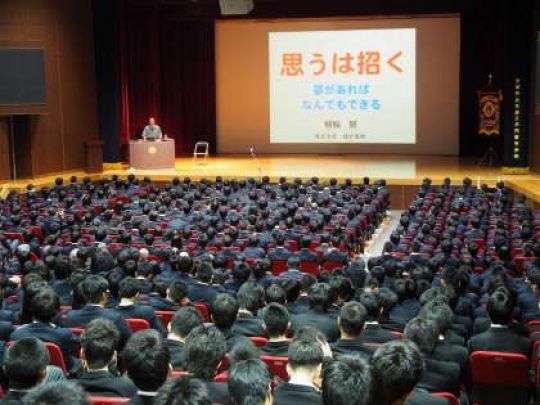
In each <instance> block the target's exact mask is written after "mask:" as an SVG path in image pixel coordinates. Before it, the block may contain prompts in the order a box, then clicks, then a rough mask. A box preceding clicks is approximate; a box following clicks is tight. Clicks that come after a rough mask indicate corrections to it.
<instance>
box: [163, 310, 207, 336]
mask: <svg viewBox="0 0 540 405" xmlns="http://www.w3.org/2000/svg"><path fill="white" fill-rule="evenodd" d="M203 322H204V320H203V318H202V316H201V313H200V312H199V311H198V310H197V308H195V307H183V308H180V309H179V310H178V311H176V313H175V314H174V316H173V317H172V319H171V323H170V328H171V332H172V333H173V334H175V335H176V336H178V337H181V338H184V339H185V338H186V336H187V335H189V332H191V330H192V329H193V328H196V327H197V326H200V325H202V324H203Z"/></svg>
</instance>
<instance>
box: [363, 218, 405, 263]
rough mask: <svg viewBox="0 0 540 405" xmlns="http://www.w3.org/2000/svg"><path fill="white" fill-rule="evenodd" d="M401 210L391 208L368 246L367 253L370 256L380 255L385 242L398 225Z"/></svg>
mask: <svg viewBox="0 0 540 405" xmlns="http://www.w3.org/2000/svg"><path fill="white" fill-rule="evenodd" d="M400 217H401V211H398V210H391V211H390V215H388V216H387V217H386V218H385V220H384V222H383V224H382V226H380V227H379V229H377V231H376V232H375V235H374V236H373V239H372V240H371V242H370V243H369V244H367V246H366V254H368V255H369V256H380V255H381V254H382V250H383V247H384V243H385V242H387V241H388V240H389V239H390V234H391V233H392V232H393V231H394V230H395V229H396V228H397V227H398V225H399V218H400Z"/></svg>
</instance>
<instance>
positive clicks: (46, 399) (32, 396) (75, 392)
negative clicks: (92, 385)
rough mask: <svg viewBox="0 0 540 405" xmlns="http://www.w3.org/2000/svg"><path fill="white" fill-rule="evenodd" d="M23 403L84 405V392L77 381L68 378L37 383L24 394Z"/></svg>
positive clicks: (86, 402)
mask: <svg viewBox="0 0 540 405" xmlns="http://www.w3.org/2000/svg"><path fill="white" fill-rule="evenodd" d="M22 403H23V405H86V404H88V400H87V398H86V392H85V391H84V389H83V388H82V387H81V386H80V385H79V384H77V383H75V382H73V381H68V380H59V381H52V382H47V383H44V384H40V385H38V386H37V387H36V388H34V389H32V390H31V391H29V392H28V394H27V395H25V397H24V399H23V402H22Z"/></svg>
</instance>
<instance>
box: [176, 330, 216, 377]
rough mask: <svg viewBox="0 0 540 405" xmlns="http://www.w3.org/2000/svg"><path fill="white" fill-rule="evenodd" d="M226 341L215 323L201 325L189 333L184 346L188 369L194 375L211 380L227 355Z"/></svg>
mask: <svg viewBox="0 0 540 405" xmlns="http://www.w3.org/2000/svg"><path fill="white" fill-rule="evenodd" d="M225 350H226V342H225V337H224V336H223V334H222V333H221V332H220V331H219V329H217V328H216V327H215V326H214V325H201V326H197V327H196V328H194V329H193V330H192V331H191V332H190V333H189V335H188V337H187V339H186V343H185V346H184V357H185V365H186V371H187V372H189V373H190V374H193V376H194V377H197V378H202V379H204V380H210V379H212V378H213V377H214V375H215V373H216V369H217V367H218V365H219V363H220V362H221V360H223V357H224V356H225Z"/></svg>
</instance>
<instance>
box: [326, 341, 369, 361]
mask: <svg viewBox="0 0 540 405" xmlns="http://www.w3.org/2000/svg"><path fill="white" fill-rule="evenodd" d="M330 347H331V348H332V352H334V354H337V355H339V354H344V353H350V352H354V353H358V354H361V355H362V356H363V357H365V358H366V359H369V358H371V356H373V353H374V352H375V349H376V348H374V347H369V346H366V345H364V344H363V343H362V340H360V339H338V340H337V341H335V342H334V343H333V344H332V345H331V346H330Z"/></svg>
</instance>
